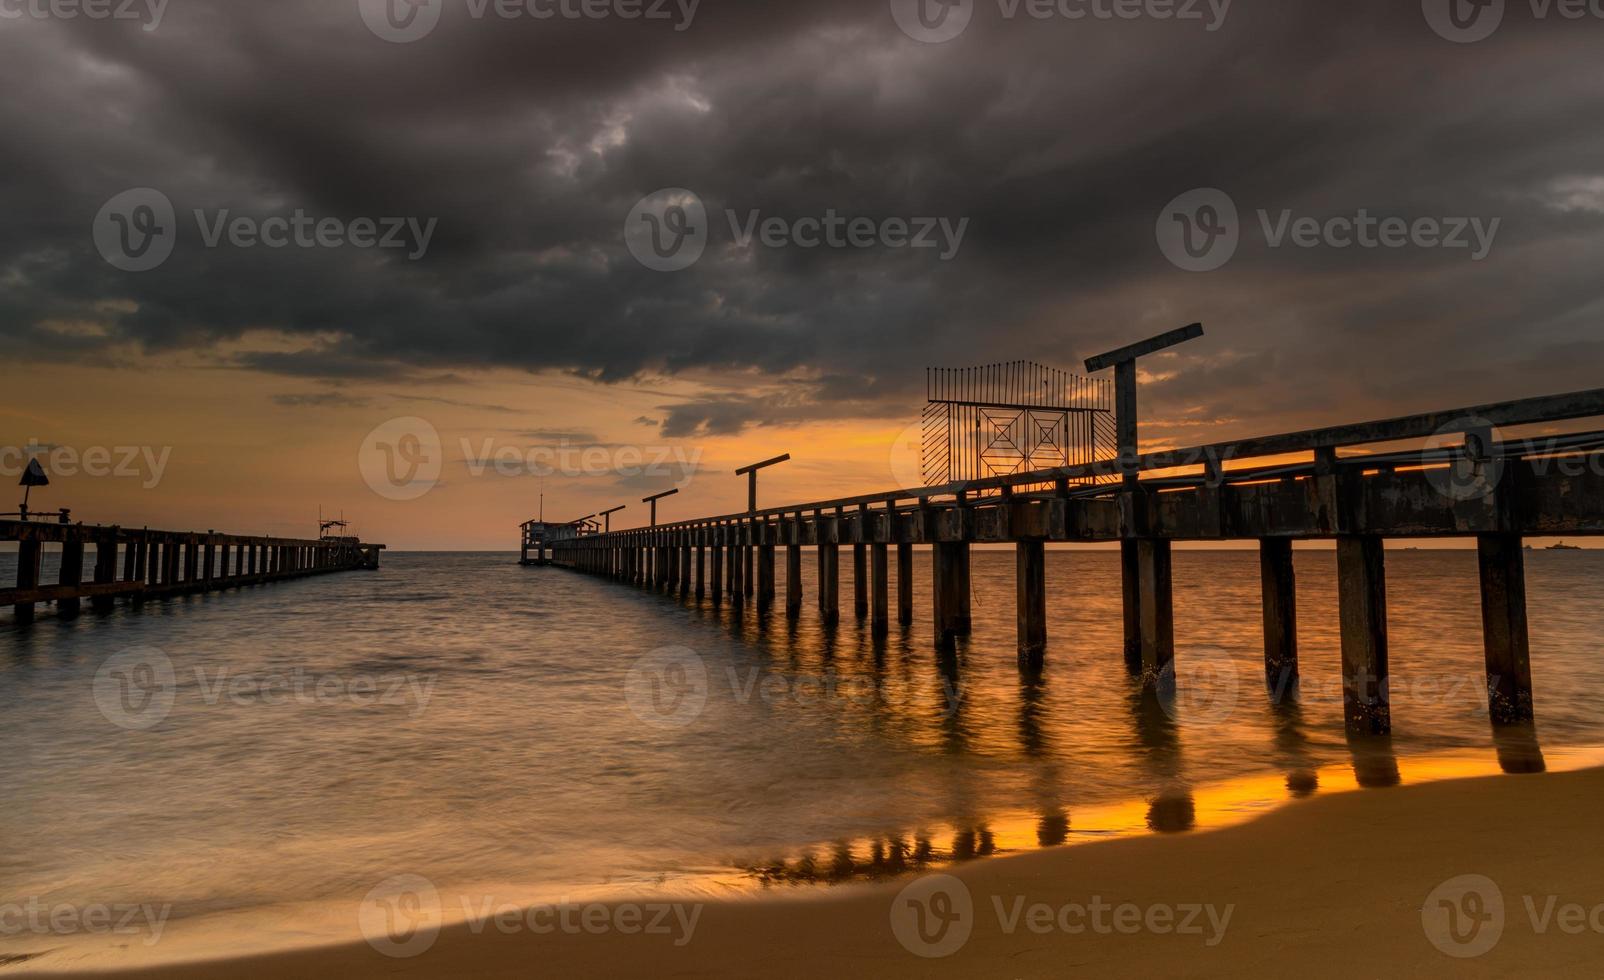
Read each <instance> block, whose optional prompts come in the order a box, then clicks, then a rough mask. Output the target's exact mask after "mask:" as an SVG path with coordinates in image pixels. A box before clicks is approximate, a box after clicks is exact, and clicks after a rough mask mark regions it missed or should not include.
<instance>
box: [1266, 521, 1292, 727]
mask: <svg viewBox="0 0 1604 980" xmlns="http://www.w3.org/2000/svg"><path fill="white" fill-rule="evenodd" d="M1259 584H1260V591H1261V593H1262V594H1263V598H1264V676H1265V680H1266V681H1267V682H1268V683H1269V685H1270V690H1271V691H1272V692H1274V694H1275V696H1276V698H1278V699H1279V698H1280V697H1282V696H1283V695H1284V694H1285V693H1286V692H1287V691H1288V690H1289V689H1290V686H1291V684H1292V682H1293V681H1295V680H1296V679H1297V677H1298V587H1297V575H1296V573H1295V571H1294V569H1293V565H1292V539H1291V538H1264V539H1262V540H1261V541H1260V542H1259Z"/></svg>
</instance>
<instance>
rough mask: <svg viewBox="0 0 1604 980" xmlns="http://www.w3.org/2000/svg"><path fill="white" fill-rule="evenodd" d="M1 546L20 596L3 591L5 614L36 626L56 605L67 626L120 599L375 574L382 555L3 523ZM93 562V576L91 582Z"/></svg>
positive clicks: (279, 541) (181, 534)
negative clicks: (51, 549)
mask: <svg viewBox="0 0 1604 980" xmlns="http://www.w3.org/2000/svg"><path fill="white" fill-rule="evenodd" d="M0 542H16V543H17V584H16V588H13V589H0V608H3V607H5V606H11V607H12V608H13V609H14V610H15V621H16V622H17V623H29V622H32V621H33V619H34V613H35V607H36V606H37V605H38V604H40V603H55V606H56V614H57V616H58V617H63V618H65V617H72V616H77V615H78V614H79V613H80V612H81V611H82V607H83V601H84V600H85V599H87V600H89V603H90V606H91V607H92V608H94V609H96V610H105V609H109V608H111V607H112V606H113V605H114V604H115V603H116V601H117V600H118V599H124V600H127V601H129V602H133V603H139V602H143V601H145V600H147V599H157V598H168V597H172V596H181V595H190V594H193V593H198V592H214V591H218V590H221V589H230V588H236V587H239V586H245V585H260V584H263V583H267V582H283V581H288V580H290V579H296V578H305V577H306V576H309V575H325V574H328V573H330V572H344V571H351V570H356V569H376V568H378V567H379V553H380V552H381V551H383V550H384V545H382V544H369V543H367V542H363V541H360V540H358V539H356V538H352V537H338V536H330V537H324V538H321V539H317V540H312V539H302V538H275V537H249V536H241V535H235V534H217V533H215V532H211V531H208V532H205V533H200V532H194V531H155V530H151V529H149V528H137V529H135V528H123V527H116V526H107V527H100V526H91V525H84V524H49V523H44V522H40V521H0ZM47 544H56V545H60V546H61V565H60V571H59V574H58V575H57V581H56V582H55V584H42V583H41V582H40V581H39V579H40V571H41V567H42V564H43V561H42V559H43V555H44V547H45V545H47ZM86 556H87V557H86ZM88 558H92V559H93V565H92V566H91V568H92V574H91V576H90V579H89V580H88V581H85V579H84V573H85V570H86V567H85V563H86V560H87V559H88Z"/></svg>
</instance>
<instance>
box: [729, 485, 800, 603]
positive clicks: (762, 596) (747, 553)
mask: <svg viewBox="0 0 1604 980" xmlns="http://www.w3.org/2000/svg"><path fill="white" fill-rule="evenodd" d="M790 458H791V454H790V453H786V454H785V455H783V456H776V457H774V458H773V459H765V460H764V461H763V462H761V463H753V464H752V465H751V466H743V467H741V468H740V469H738V470H736V471H735V475H736V476H744V477H746V512H747V513H748V514H751V515H754V516H755V515H756V514H757V473H758V470H762V469H767V468H768V467H770V466H774V465H776V464H779V463H784V462H786V461H787V460H789V459H790ZM752 527H753V529H754V532H756V528H757V525H756V523H755V522H754V523H753V524H752ZM755 536H756V537H757V538H758V540H757V541H756V544H757V562H756V563H755V569H754V563H753V562H752V550H751V548H750V546H743V547H742V548H741V552H740V555H739V557H738V559H737V560H738V561H739V562H740V563H741V565H743V566H744V568H743V569H742V572H743V578H744V582H743V583H742V584H743V586H744V588H745V594H747V595H751V594H752V592H753V585H754V583H753V581H752V578H753V571H754V570H755V571H756V573H757V582H756V583H755V585H756V592H757V606H758V609H759V610H763V609H767V608H768V607H769V606H770V604H772V603H773V601H774V543H773V542H771V541H768V540H765V539H766V538H767V528H766V527H765V528H764V529H763V531H762V532H758V533H755Z"/></svg>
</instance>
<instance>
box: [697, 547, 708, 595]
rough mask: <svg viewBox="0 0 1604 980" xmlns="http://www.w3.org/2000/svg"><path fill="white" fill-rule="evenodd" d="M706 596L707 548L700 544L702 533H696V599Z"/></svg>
mask: <svg viewBox="0 0 1604 980" xmlns="http://www.w3.org/2000/svg"><path fill="white" fill-rule="evenodd" d="M705 595H707V548H706V547H705V546H704V545H703V543H702V532H701V531H697V532H696V598H698V599H700V598H702V597H703V596H705Z"/></svg>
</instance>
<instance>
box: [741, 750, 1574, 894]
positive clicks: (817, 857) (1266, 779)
mask: <svg viewBox="0 0 1604 980" xmlns="http://www.w3.org/2000/svg"><path fill="white" fill-rule="evenodd" d="M1495 738H1496V739H1497V743H1498V749H1497V754H1496V756H1495V757H1494V758H1488V757H1487V755H1486V754H1485V753H1482V752H1474V753H1473V752H1462V753H1452V754H1444V755H1437V756H1424V757H1414V758H1402V759H1401V758H1399V757H1398V756H1397V755H1395V754H1394V753H1393V751H1392V743H1391V739H1387V738H1363V739H1353V740H1351V742H1350V749H1351V751H1352V760H1351V762H1349V763H1345V764H1343V763H1336V764H1330V765H1325V766H1320V767H1317V768H1312V769H1294V770H1289V771H1286V772H1284V773H1279V774H1265V775H1255V776H1248V777H1244V778H1240V779H1233V780H1230V781H1227V782H1221V783H1215V784H1209V785H1204V786H1199V787H1197V788H1195V789H1187V788H1181V787H1171V788H1168V789H1166V790H1163V791H1161V792H1159V793H1157V794H1155V795H1154V796H1152V797H1151V798H1149V799H1140V800H1129V801H1126V802H1123V803H1116V804H1110V805H1100V806H1087V807H1081V808H1077V809H1076V811H1075V813H1074V815H1073V821H1072V820H1071V815H1070V814H1069V813H1067V812H1066V811H1064V810H1062V809H1049V810H1046V811H1042V812H1033V813H1027V812H1016V813H1006V814H1000V815H998V816H996V817H993V818H989V819H987V820H986V822H985V823H983V824H981V825H978V826H974V827H960V826H956V825H953V824H936V825H933V826H930V827H924V828H920V829H918V830H916V831H909V832H907V833H905V834H893V835H891V836H888V837H859V838H854V839H851V840H843V841H837V842H835V843H833V844H830V845H827V846H820V847H816V848H811V849H805V850H802V851H800V852H798V853H797V854H795V855H792V856H790V857H788V858H786V859H783V860H779V861H776V862H774V863H772V864H769V865H765V866H758V867H751V868H748V869H746V871H747V875H748V878H749V880H751V881H752V882H755V883H756V884H757V886H758V887H759V888H760V889H767V888H768V887H769V886H772V885H776V884H839V883H845V882H852V881H865V880H877V879H882V878H889V877H894V876H896V875H901V874H906V873H909V872H920V871H926V870H930V869H934V868H940V867H943V866H948V865H952V864H957V863H961V862H964V861H970V860H973V859H975V858H981V857H992V856H995V855H1001V854H1013V853H1020V852H1024V851H1031V850H1037V849H1040V848H1047V847H1058V846H1063V845H1075V844H1087V843H1093V842H1096V841H1106V840H1116V839H1119V838H1127V837H1138V836H1144V835H1149V834H1167V833H1180V832H1186V831H1210V830H1220V829H1223V828H1226V827H1233V826H1236V825H1239V824H1243V823H1247V822H1248V821H1250V820H1252V819H1254V818H1255V817H1258V816H1260V815H1262V814H1265V813H1268V812H1269V811H1271V810H1274V809H1276V808H1278V807H1281V806H1285V805H1288V804H1289V803H1292V802H1294V801H1297V800H1302V799H1307V798H1309V797H1312V796H1314V795H1316V794H1317V793H1328V794H1329V793H1346V792H1353V791H1355V790H1362V789H1378V788H1387V787H1394V786H1402V785H1417V784H1421V783H1431V782H1439V781H1442V780H1450V779H1471V778H1476V777H1482V776H1494V775H1498V774H1500V773H1503V774H1522V773H1535V772H1546V771H1550V770H1552V771H1556V772H1564V771H1571V770H1577V769H1587V768H1592V767H1595V766H1600V765H1604V746H1586V747H1580V748H1565V749H1558V750H1554V751H1552V752H1550V753H1548V756H1547V757H1546V758H1545V756H1544V754H1543V751H1542V749H1541V747H1540V746H1539V744H1538V742H1537V739H1536V734H1535V731H1534V730H1533V728H1532V726H1530V725H1526V726H1510V727H1509V728H1507V729H1505V730H1502V731H1497V732H1495Z"/></svg>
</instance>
